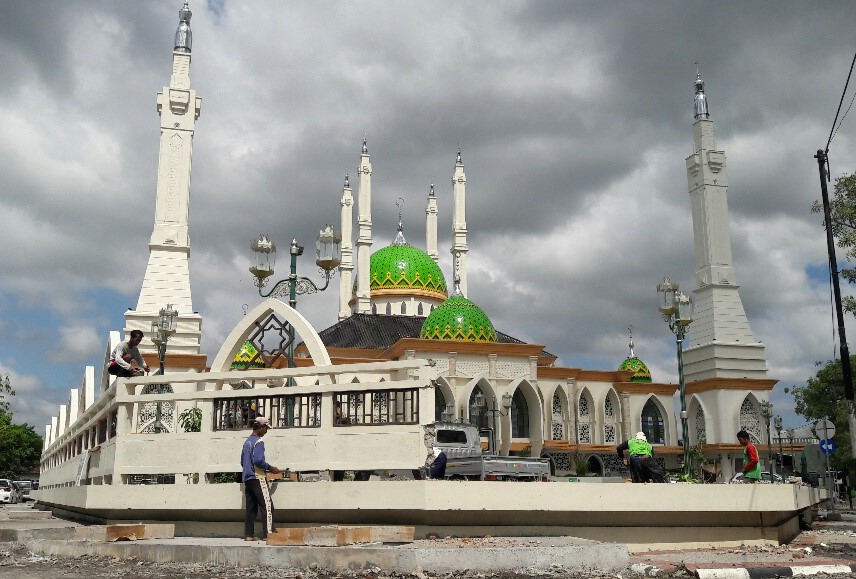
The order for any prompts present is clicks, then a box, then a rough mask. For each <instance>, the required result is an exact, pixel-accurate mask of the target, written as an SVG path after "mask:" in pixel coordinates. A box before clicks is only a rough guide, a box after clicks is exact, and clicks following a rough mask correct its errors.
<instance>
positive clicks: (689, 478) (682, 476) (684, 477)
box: [673, 472, 701, 484]
mask: <svg viewBox="0 0 856 579" xmlns="http://www.w3.org/2000/svg"><path fill="white" fill-rule="evenodd" d="M673 476H674V477H675V480H677V481H678V482H685V483H693V484H697V483H700V482H701V481H700V480H699V479H697V478H696V477H694V476H693V473H689V474H687V473H685V472H679V473H678V474H676V475H673Z"/></svg>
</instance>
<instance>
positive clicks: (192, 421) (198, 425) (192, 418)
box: [178, 407, 202, 432]
mask: <svg viewBox="0 0 856 579" xmlns="http://www.w3.org/2000/svg"><path fill="white" fill-rule="evenodd" d="M178 423H179V424H180V425H181V427H182V428H183V429H184V431H185V432H199V431H201V430H202V410H201V409H199V408H196V407H193V408H188V409H187V410H185V411H183V412H182V413H181V414H179V415H178Z"/></svg>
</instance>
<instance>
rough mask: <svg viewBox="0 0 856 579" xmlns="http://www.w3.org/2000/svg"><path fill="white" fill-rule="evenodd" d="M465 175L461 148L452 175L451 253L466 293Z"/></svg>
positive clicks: (467, 248) (465, 293)
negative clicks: (455, 260) (455, 259)
mask: <svg viewBox="0 0 856 579" xmlns="http://www.w3.org/2000/svg"><path fill="white" fill-rule="evenodd" d="M466 192H467V176H466V175H464V163H463V161H461V148H460V147H458V156H457V158H456V159H455V173H454V174H453V175H452V198H453V203H454V209H453V210H452V255H453V256H454V255H457V259H458V274H459V275H460V276H461V291H462V292H463V293H464V295H469V294H468V293H467V251H469V246H468V245H467V196H466Z"/></svg>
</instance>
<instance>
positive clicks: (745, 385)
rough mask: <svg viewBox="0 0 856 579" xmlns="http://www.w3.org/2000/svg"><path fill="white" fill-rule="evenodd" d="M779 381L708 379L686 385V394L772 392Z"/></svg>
mask: <svg viewBox="0 0 856 579" xmlns="http://www.w3.org/2000/svg"><path fill="white" fill-rule="evenodd" d="M778 382H779V381H778V380H776V379H757V378H708V379H706V380H699V381H697V382H690V383H689V384H687V385H686V391H687V394H699V393H701V392H709V391H711V390H765V391H769V390H772V389H773V387H774V386H775V385H776V384H777V383H778Z"/></svg>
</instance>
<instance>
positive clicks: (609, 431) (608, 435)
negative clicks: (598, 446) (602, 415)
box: [603, 424, 615, 444]
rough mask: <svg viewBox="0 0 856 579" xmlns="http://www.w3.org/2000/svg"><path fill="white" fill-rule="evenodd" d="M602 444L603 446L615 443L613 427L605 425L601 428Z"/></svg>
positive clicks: (612, 425)
mask: <svg viewBox="0 0 856 579" xmlns="http://www.w3.org/2000/svg"><path fill="white" fill-rule="evenodd" d="M603 442H604V444H609V443H614V442H615V425H614V424H605V425H604V426H603Z"/></svg>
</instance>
